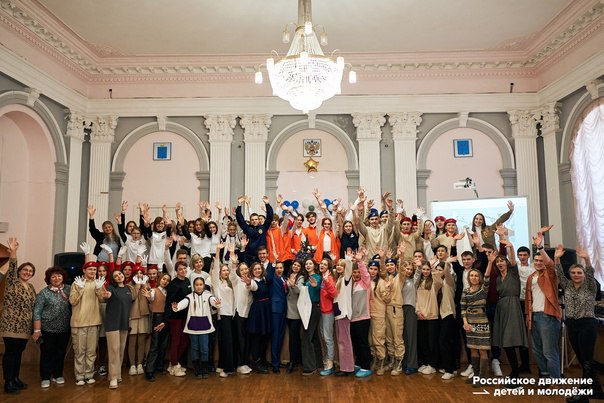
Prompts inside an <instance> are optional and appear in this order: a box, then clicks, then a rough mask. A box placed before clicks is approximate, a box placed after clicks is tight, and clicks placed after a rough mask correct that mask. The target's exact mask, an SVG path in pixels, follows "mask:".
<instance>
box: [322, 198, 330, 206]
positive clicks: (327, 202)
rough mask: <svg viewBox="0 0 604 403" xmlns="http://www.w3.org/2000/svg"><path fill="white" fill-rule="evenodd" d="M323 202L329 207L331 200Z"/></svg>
mask: <svg viewBox="0 0 604 403" xmlns="http://www.w3.org/2000/svg"><path fill="white" fill-rule="evenodd" d="M323 202H324V203H325V205H326V206H329V205H330V204H331V200H329V199H323Z"/></svg>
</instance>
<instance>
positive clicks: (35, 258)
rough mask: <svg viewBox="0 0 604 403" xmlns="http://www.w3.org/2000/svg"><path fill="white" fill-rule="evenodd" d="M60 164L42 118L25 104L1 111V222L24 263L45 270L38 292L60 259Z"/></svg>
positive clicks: (39, 277) (36, 278) (38, 280)
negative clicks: (55, 229)
mask: <svg viewBox="0 0 604 403" xmlns="http://www.w3.org/2000/svg"><path fill="white" fill-rule="evenodd" d="M55 160H56V153H55V150H54V147H53V143H52V141H51V135H50V131H49V130H48V128H47V127H46V125H45V123H44V122H43V121H42V119H41V118H40V116H39V115H38V114H37V113H35V112H34V111H33V110H32V109H31V108H29V107H27V106H23V105H6V106H3V107H0V221H2V222H6V223H7V224H8V232H7V233H4V234H0V239H1V240H2V242H3V243H6V242H5V241H6V239H7V238H8V237H9V236H14V237H17V239H18V240H19V244H20V247H19V253H18V258H19V260H20V261H21V262H24V261H31V262H32V263H33V264H34V265H35V266H36V267H37V268H38V270H39V272H38V274H37V275H36V276H34V278H33V279H32V284H33V285H34V287H35V288H36V289H38V290H39V289H41V288H43V287H44V286H45V284H44V276H43V274H42V275H41V274H40V273H43V270H44V269H45V268H46V267H48V266H49V265H51V264H52V257H53V254H54V249H53V247H54V246H53V237H52V236H49V234H52V233H53V227H54V226H55V194H56V185H55V184H56V182H57V180H58V178H57V175H56V172H55V166H56V163H55ZM63 231H64V221H63ZM63 240H64V238H63Z"/></svg>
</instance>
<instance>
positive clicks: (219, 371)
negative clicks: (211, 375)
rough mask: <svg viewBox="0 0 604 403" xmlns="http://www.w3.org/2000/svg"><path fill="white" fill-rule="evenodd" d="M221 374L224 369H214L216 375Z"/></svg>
mask: <svg viewBox="0 0 604 403" xmlns="http://www.w3.org/2000/svg"><path fill="white" fill-rule="evenodd" d="M222 372H224V369H222V368H216V373H217V374H220V373H222Z"/></svg>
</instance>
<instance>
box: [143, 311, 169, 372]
mask: <svg viewBox="0 0 604 403" xmlns="http://www.w3.org/2000/svg"><path fill="white" fill-rule="evenodd" d="M162 317H163V314H161V313H154V314H153V328H155V327H156V326H157V325H159V324H160V323H161V322H162ZM151 330H152V333H151V344H150V347H149V352H148V353H147V363H146V365H145V372H147V373H153V372H155V371H156V370H157V369H163V368H164V358H165V357H166V350H167V349H168V339H169V337H170V330H169V328H168V323H166V325H165V326H164V328H163V329H162V330H161V332H156V331H153V329H151Z"/></svg>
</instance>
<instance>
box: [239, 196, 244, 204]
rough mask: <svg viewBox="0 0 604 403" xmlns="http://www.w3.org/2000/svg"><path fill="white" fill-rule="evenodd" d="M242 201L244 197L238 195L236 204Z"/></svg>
mask: <svg viewBox="0 0 604 403" xmlns="http://www.w3.org/2000/svg"><path fill="white" fill-rule="evenodd" d="M244 201H245V197H243V196H239V197H238V198H237V203H238V204H243V202H244Z"/></svg>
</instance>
